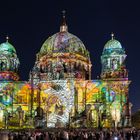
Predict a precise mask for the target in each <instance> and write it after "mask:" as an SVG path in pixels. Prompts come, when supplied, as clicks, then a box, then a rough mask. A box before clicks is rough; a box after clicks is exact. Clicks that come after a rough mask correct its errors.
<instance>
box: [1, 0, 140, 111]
mask: <svg viewBox="0 0 140 140" xmlns="http://www.w3.org/2000/svg"><path fill="white" fill-rule="evenodd" d="M139 7H140V4H139V3H138V2H137V1H135V2H134V1H128V0H116V1H113V0H38V1H37V0H36V1H35V0H28V1H25V0H23V1H21V0H17V1H16V0H9V1H6V0H3V2H2V0H1V1H0V42H1V43H2V42H4V41H5V36H6V35H8V36H9V37H10V41H9V42H10V43H12V44H13V45H14V47H15V48H16V50H17V55H18V57H19V59H20V68H19V74H20V77H21V80H28V75H29V71H30V70H31V69H32V67H33V65H34V62H35V57H36V53H37V52H38V51H39V50H40V48H41V46H42V44H43V42H44V41H45V40H46V39H47V38H48V37H49V36H51V35H53V34H54V33H56V32H58V31H59V26H60V22H61V17H62V16H61V15H62V14H61V11H62V10H64V9H65V10H66V11H67V13H66V18H67V24H68V27H69V32H70V33H72V34H74V35H76V36H78V37H79V38H80V39H81V40H82V41H83V43H84V44H85V46H86V48H87V49H88V50H89V51H90V56H91V61H92V64H93V67H92V79H95V78H96V77H97V76H98V75H100V72H101V63H100V56H101V53H102V50H103V47H104V45H105V43H106V42H107V41H108V40H109V39H110V38H111V37H110V33H111V32H114V34H115V38H116V39H117V40H119V41H120V42H121V44H122V46H123V47H124V48H125V50H126V54H127V60H126V64H127V68H128V69H129V79H130V80H132V83H131V86H130V93H129V94H130V101H131V102H132V104H133V112H134V111H136V110H137V109H139V108H140V74H139V72H140V8H139Z"/></svg>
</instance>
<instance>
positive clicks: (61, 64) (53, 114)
mask: <svg viewBox="0 0 140 140" xmlns="http://www.w3.org/2000/svg"><path fill="white" fill-rule="evenodd" d="M125 59H126V54H125V49H124V48H123V47H122V45H121V43H120V42H119V41H118V40H116V39H115V37H114V34H113V33H112V34H111V39H110V40H109V41H108V42H107V43H106V44H105V46H104V48H103V52H102V56H101V64H102V71H101V75H100V78H98V79H94V80H92V79H91V67H92V63H91V61H90V53H89V51H88V50H87V49H86V47H85V45H84V43H83V42H82V41H81V40H80V39H79V38H78V37H77V36H75V35H73V34H71V33H69V31H68V25H67V23H66V17H65V14H64V13H63V17H62V23H61V25H60V31H59V32H58V33H56V34H54V35H51V36H50V37H48V38H47V39H46V41H45V42H44V43H43V45H42V46H41V49H40V51H39V52H38V53H37V54H36V61H35V63H34V66H33V68H32V69H31V71H30V72H29V80H28V81H20V80H19V76H18V68H19V64H20V63H19V59H18V57H17V54H16V50H15V47H13V45H11V44H10V43H9V40H8V38H7V40H6V42H5V43H2V44H1V45H0V128H3V129H7V128H8V129H17V128H18V129H19V128H21V129H22V128H66V127H69V128H81V127H86V128H117V127H129V126H131V107H132V104H131V103H130V102H129V84H130V82H131V81H129V79H128V70H127V68H126V65H125Z"/></svg>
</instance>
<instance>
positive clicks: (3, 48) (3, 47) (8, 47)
mask: <svg viewBox="0 0 140 140" xmlns="http://www.w3.org/2000/svg"><path fill="white" fill-rule="evenodd" d="M3 53H4V54H13V53H16V50H15V48H14V46H13V45H12V44H10V43H9V42H8V41H6V42H4V43H2V44H0V54H3Z"/></svg>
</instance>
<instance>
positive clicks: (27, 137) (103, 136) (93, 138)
mask: <svg viewBox="0 0 140 140" xmlns="http://www.w3.org/2000/svg"><path fill="white" fill-rule="evenodd" d="M0 140H140V131H139V130H135V129H133V130H131V129H129V130H102V131H98V130H91V129H90V130H89V129H73V130H68V129H66V130H62V129H53V130H28V131H27V130H26V131H25V130H24V131H23V130H22V131H1V132H0Z"/></svg>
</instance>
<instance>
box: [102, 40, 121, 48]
mask: <svg viewBox="0 0 140 140" xmlns="http://www.w3.org/2000/svg"><path fill="white" fill-rule="evenodd" d="M104 49H122V45H121V43H120V42H119V41H118V40H116V39H111V40H109V41H108V42H107V43H106V44H105V46H104Z"/></svg>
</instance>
